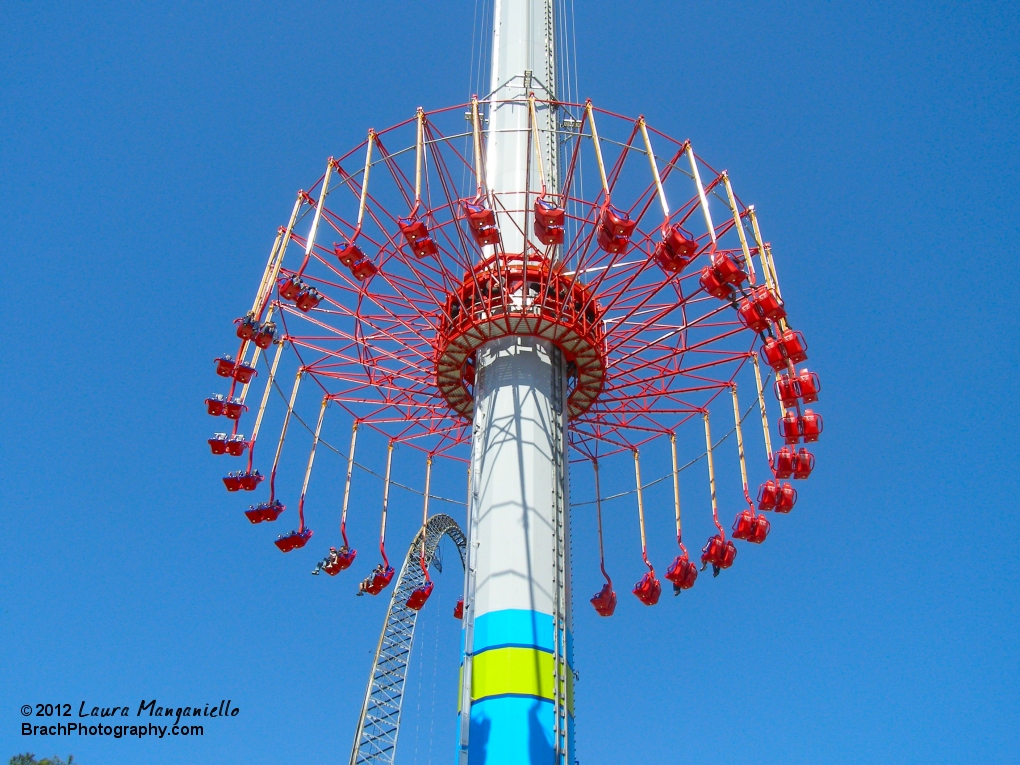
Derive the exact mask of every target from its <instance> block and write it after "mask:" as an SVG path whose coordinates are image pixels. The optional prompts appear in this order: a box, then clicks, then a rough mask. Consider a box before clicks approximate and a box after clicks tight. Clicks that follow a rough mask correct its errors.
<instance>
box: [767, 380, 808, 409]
mask: <svg viewBox="0 0 1020 765" xmlns="http://www.w3.org/2000/svg"><path fill="white" fill-rule="evenodd" d="M773 388H775V391H776V398H778V399H779V400H780V401H781V402H782V404H783V406H785V407H786V408H788V409H789V408H790V407H791V406H797V399H799V398H800V396H801V387H800V378H799V377H790V375H789V374H785V373H784V374H780V375H778V376H777V377H776V382H775V385H774V386H773Z"/></svg>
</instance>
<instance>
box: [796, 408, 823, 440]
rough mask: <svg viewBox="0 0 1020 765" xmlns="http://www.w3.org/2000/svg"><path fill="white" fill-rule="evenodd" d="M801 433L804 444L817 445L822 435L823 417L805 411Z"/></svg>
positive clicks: (807, 410)
mask: <svg viewBox="0 0 1020 765" xmlns="http://www.w3.org/2000/svg"><path fill="white" fill-rule="evenodd" d="M800 432H801V435H803V436H804V443H806V444H813V443H815V442H816V441H817V440H818V437H819V436H820V435H821V434H822V415H820V414H815V413H814V412H812V411H811V410H810V409H805V410H804V414H803V415H801V417H800Z"/></svg>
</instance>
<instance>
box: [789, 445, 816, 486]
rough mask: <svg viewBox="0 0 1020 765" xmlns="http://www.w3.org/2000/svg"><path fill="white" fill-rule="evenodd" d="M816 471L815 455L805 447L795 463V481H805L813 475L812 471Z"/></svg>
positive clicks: (799, 452)
mask: <svg viewBox="0 0 1020 765" xmlns="http://www.w3.org/2000/svg"><path fill="white" fill-rule="evenodd" d="M814 469H815V455H813V454H812V453H811V452H809V451H808V450H807V449H805V448H804V447H803V446H802V447H801V448H800V449H799V450H798V451H797V454H796V457H795V459H794V461H793V479H794V480H795V481H796V480H803V479H805V478H807V477H808V476H809V475H811V471H812V470H814Z"/></svg>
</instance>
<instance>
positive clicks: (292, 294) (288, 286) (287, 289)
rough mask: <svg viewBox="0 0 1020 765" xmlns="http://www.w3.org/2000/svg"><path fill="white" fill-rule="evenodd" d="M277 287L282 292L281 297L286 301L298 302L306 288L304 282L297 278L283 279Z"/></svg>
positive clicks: (286, 277)
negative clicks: (298, 297)
mask: <svg viewBox="0 0 1020 765" xmlns="http://www.w3.org/2000/svg"><path fill="white" fill-rule="evenodd" d="M276 286H277V288H278V289H279V290H280V297H282V298H283V299H284V300H297V296H298V295H299V294H301V290H303V289H304V288H305V284H304V282H302V281H301V280H300V279H299V278H298V277H296V276H284V277H281V278H280V280H279V281H277V283H276Z"/></svg>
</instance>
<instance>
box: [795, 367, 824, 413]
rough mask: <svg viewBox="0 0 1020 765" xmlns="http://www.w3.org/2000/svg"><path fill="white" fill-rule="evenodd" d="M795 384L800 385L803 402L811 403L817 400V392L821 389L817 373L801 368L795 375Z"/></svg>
mask: <svg viewBox="0 0 1020 765" xmlns="http://www.w3.org/2000/svg"><path fill="white" fill-rule="evenodd" d="M797 384H798V385H799V387H800V395H801V396H802V397H803V399H804V403H805V404H813V403H814V402H816V401H817V400H818V394H819V392H820V391H821V390H822V384H821V382H820V381H819V380H818V375H816V374H815V373H814V372H809V371H807V370H806V369H802V370H800V374H799V375H797Z"/></svg>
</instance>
